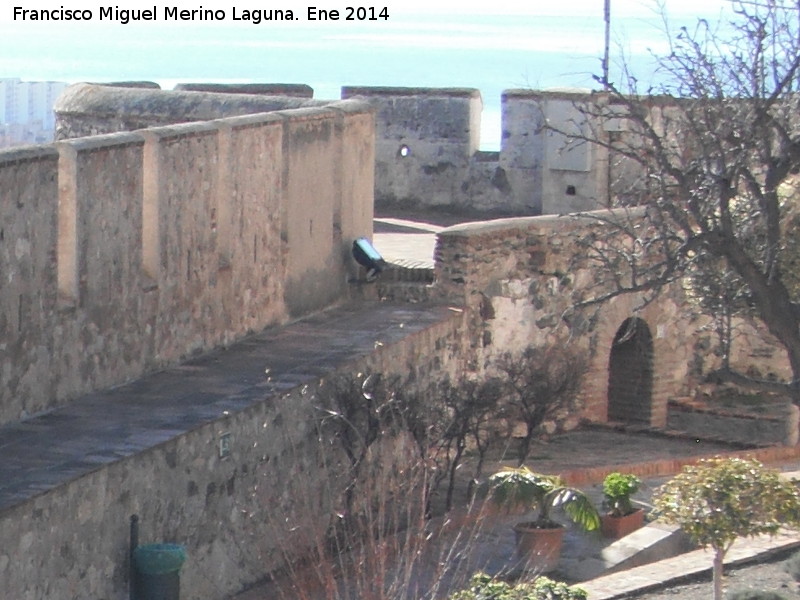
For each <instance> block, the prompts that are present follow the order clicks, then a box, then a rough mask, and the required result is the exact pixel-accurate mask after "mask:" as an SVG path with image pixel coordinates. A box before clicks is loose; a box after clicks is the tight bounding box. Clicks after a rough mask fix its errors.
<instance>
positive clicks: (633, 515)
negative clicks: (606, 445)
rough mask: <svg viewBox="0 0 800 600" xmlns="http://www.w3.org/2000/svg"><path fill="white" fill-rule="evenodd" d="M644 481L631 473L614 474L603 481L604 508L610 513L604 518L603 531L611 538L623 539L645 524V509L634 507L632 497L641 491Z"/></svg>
mask: <svg viewBox="0 0 800 600" xmlns="http://www.w3.org/2000/svg"><path fill="white" fill-rule="evenodd" d="M641 483H642V481H641V479H639V478H638V477H637V476H636V475H632V474H630V473H618V472H616V471H615V472H613V473H609V474H608V475H606V478H605V479H604V480H603V497H604V499H605V501H604V506H605V507H606V508H607V509H608V512H607V513H606V514H605V515H603V517H602V525H601V530H602V532H603V535H604V536H606V537H610V538H621V537H624V536H626V535H628V534H629V533H632V532H634V531H636V530H637V529H639V528H640V527H641V526H642V525H643V524H644V509H643V508H636V507H634V506H633V503H632V501H631V496H633V494H635V493H636V492H637V491H638V490H639V486H640V485H641Z"/></svg>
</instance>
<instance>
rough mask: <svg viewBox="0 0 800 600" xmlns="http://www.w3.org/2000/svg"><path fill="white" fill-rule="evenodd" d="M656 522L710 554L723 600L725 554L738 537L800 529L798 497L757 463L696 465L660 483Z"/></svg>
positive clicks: (739, 460)
mask: <svg viewBox="0 0 800 600" xmlns="http://www.w3.org/2000/svg"><path fill="white" fill-rule="evenodd" d="M655 505H656V508H657V510H658V512H659V513H660V514H661V516H662V517H663V518H664V519H665V520H666V521H667V522H669V523H675V524H676V525H679V526H680V527H681V529H683V530H684V531H685V532H686V533H688V534H689V537H691V538H692V540H693V541H694V542H695V543H697V544H699V545H701V546H703V547H708V546H711V548H713V550H714V554H713V556H714V568H713V584H714V599H715V600H721V598H722V565H723V559H724V557H725V553H726V552H727V551H728V550H729V549H730V547H731V544H733V542H734V541H735V540H736V538H739V537H747V536H755V535H761V534H770V535H773V534H775V533H777V532H778V530H779V529H780V528H781V527H784V526H786V527H798V525H800V491H799V490H798V489H797V487H796V486H795V484H794V482H789V481H784V480H782V479H781V477H780V473H778V471H776V470H774V469H767V468H765V467H764V466H763V465H762V464H761V463H760V462H758V461H757V460H747V459H742V458H721V457H716V458H713V459H706V460H701V461H699V462H698V464H696V465H690V466H686V467H684V469H683V471H682V472H681V473H679V474H678V475H676V476H675V477H674V478H673V479H671V480H670V481H668V482H667V483H665V484H664V485H663V486H662V487H661V488H660V489H659V492H658V494H657V496H656V498H655Z"/></svg>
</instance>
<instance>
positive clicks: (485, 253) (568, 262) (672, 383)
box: [434, 211, 796, 440]
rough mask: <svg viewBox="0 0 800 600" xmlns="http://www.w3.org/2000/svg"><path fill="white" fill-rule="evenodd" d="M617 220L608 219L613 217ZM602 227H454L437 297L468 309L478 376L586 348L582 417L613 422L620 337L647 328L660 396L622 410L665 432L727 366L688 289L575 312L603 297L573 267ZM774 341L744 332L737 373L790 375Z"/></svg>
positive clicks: (560, 219) (552, 220) (547, 221)
mask: <svg viewBox="0 0 800 600" xmlns="http://www.w3.org/2000/svg"><path fill="white" fill-rule="evenodd" d="M610 214H611V213H609V212H608V211H603V213H602V215H603V217H604V218H609V216H608V215H610ZM599 223H600V221H599V220H593V219H592V218H591V214H590V213H589V214H587V216H583V217H578V216H576V215H571V216H570V215H564V216H539V217H520V218H508V219H497V220H493V221H485V222H477V223H467V224H462V225H457V226H454V227H450V228H448V229H445V230H443V231H441V232H440V233H439V234H437V246H436V284H435V287H434V289H435V294H438V295H439V296H440V297H443V298H447V299H448V300H449V301H451V302H454V303H457V304H459V305H461V306H464V307H465V308H466V314H467V322H468V341H467V344H466V345H468V346H469V347H470V348H471V351H472V353H473V354H471V355H470V356H471V358H472V360H473V361H474V363H473V367H474V368H476V369H478V370H486V371H491V369H492V368H493V364H494V362H495V360H496V359H497V358H498V356H500V355H501V354H503V353H505V352H511V353H520V352H522V351H523V350H524V349H525V348H526V347H528V346H537V347H538V346H541V347H552V346H556V345H564V344H567V343H569V344H572V345H573V346H574V347H575V348H576V349H578V350H579V351H580V350H583V351H586V352H587V353H588V357H589V368H588V372H587V374H586V376H585V378H584V383H583V390H582V400H583V404H584V408H583V412H582V414H580V415H575V418H576V419H577V418H585V419H588V420H591V421H595V422H606V421H608V420H609V414H610V403H612V402H613V401H614V400H613V398H612V397H611V396H612V394H610V390H609V387H610V384H611V370H612V367H611V364H612V353H613V352H614V348H615V340H616V339H617V336H618V334H619V333H620V331H624V325H625V324H626V323H628V322H630V321H629V320H633V319H638V320H641V321H643V323H644V325H645V326H646V330H647V332H648V335H649V337H650V338H651V343H652V348H651V349H650V350H649V351H648V352H649V353H650V354H651V355H650V356H649V357H648V359H649V361H650V366H651V368H652V389H651V392H650V396H649V397H644V395H643V396H642V397H634V398H631V399H627V400H626V402H629V403H630V404H629V405H623V406H621V407H619V410H620V411H622V412H624V413H625V414H627V415H631V416H635V417H636V421H637V422H639V423H640V424H642V425H647V426H651V427H658V428H664V427H666V426H667V408H668V402H669V400H670V399H671V398H675V397H679V396H686V395H691V394H693V393H694V392H695V390H696V388H697V386H698V384H699V383H701V382H702V381H703V380H704V376H705V375H706V374H707V373H709V372H710V371H712V370H713V369H715V368H718V367H719V366H720V365H719V357H716V356H715V355H714V353H713V351H712V349H711V348H710V345H709V344H710V343H712V342H711V341H710V340H709V332H708V330H707V325H708V319H707V318H704V317H702V316H700V315H698V314H697V312H696V311H692V309H691V304H690V303H688V302H687V301H686V299H685V296H684V292H683V290H682V288H681V287H680V286H679V285H675V286H673V287H672V288H671V289H669V290H666V291H664V292H663V293H662V294H661V295H660V296H659V298H658V300H657V301H655V302H652V303H649V304H647V305H645V306H643V307H642V306H641V302H640V298H638V297H637V296H636V295H634V294H626V295H622V296H617V297H615V298H613V299H611V300H609V301H607V302H604V303H603V304H600V305H597V306H590V307H587V308H585V309H582V310H580V311H577V310H574V308H575V305H576V304H577V303H578V302H580V301H581V300H583V299H585V298H587V297H588V296H594V295H596V294H597V293H598V292H600V289H598V287H597V280H596V278H595V274H594V272H593V269H592V266H591V265H589V264H581V263H580V262H577V263H576V262H574V260H573V250H574V248H575V247H576V241H575V240H576V238H577V237H579V236H583V235H585V234H586V228H587V227H598V226H600V225H599ZM743 325H744V324H743ZM770 340H771V338H770V337H769V336H768V335H767V334H766V332H764V331H763V329H759V328H754V327H752V326H751V327H750V329H746V328H745V327H742V328H741V329H740V336H739V337H738V338H737V349H738V352H737V354H736V356H734V357H733V359H732V366H733V367H738V368H740V369H742V370H746V369H751V370H752V369H754V368H756V369H760V370H761V372H762V374H763V375H764V376H768V375H770V376H777V377H786V376H787V375H789V374H790V373H789V370H788V364H787V360H786V356H785V353H784V352H782V351H781V349H780V347H779V345H777V344H776V343H774V342H773V343H770ZM636 375H637V373H631V374H630V377H631V378H632V379H634V378H635V376H636ZM611 412H613V411H611ZM576 423H577V421H575V422H574V423H573V425H574V424H576ZM793 435H794V436H795V437H796V431H795V432H793ZM778 439H779V440H780V439H781V438H778Z"/></svg>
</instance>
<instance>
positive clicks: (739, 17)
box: [581, 0, 800, 404]
mask: <svg viewBox="0 0 800 600" xmlns="http://www.w3.org/2000/svg"><path fill="white" fill-rule="evenodd" d="M729 14H730V18H729V21H724V19H723V21H724V22H723V21H720V23H718V24H712V23H710V22H708V21H705V20H700V21H698V23H697V25H696V27H694V28H691V29H690V28H686V27H683V28H681V29H679V30H677V31H670V30H669V28H668V22H667V20H666V18H665V21H664V22H665V25H667V27H666V31H667V33H668V38H669V42H670V47H669V52H668V53H666V54H665V55H663V56H656V57H655V58H656V60H657V64H658V72H657V75H658V77H659V80H660V81H661V83H660V84H659V86H658V87H653V88H650V89H648V90H644V91H642V90H639V89H637V85H638V82H637V79H636V78H635V76H634V74H632V73H630V72H628V71H625V72H624V73H623V77H622V81H621V82H611V81H607V80H604V78H603V77H601V78H599V80H600V81H601V83H603V84H604V87H605V88H606V89H607V90H608V91H607V93H605V94H601V95H600V96H602V97H601V98H599V99H598V101H597V102H595V103H593V104H590V105H587V106H584V107H583V110H584V115H585V116H586V117H587V120H588V121H589V122H591V123H593V124H594V127H593V132H592V134H591V135H588V136H586V139H585V140H584V141H589V142H591V143H593V144H595V145H597V146H598V147H600V148H603V149H605V150H606V151H608V154H609V160H610V162H611V165H612V167H611V172H612V173H617V174H620V173H624V175H625V176H624V177H623V179H624V186H623V185H622V184H620V183H619V182H618V181H617V182H615V183H614V184H612V185H610V187H609V191H610V196H611V197H610V198H609V204H610V206H612V207H617V208H616V210H613V211H609V212H608V213H607V214H606V215H605V216H595V217H592V218H594V219H595V220H596V221H597V224H598V227H595V228H592V227H589V228H588V230H589V233H588V234H587V235H586V236H585V237H584V238H583V240H582V246H583V248H582V250H583V252H582V257H581V260H584V261H585V262H587V263H588V264H589V265H590V266H593V267H594V268H595V273H597V277H598V281H597V282H596V283H597V284H598V285H596V286H595V287H594V295H592V296H587V297H585V298H584V299H583V300H584V304H591V303H597V302H602V301H604V300H607V299H609V298H611V297H613V296H616V295H619V294H623V293H630V292H636V293H638V294H640V296H641V297H642V299H643V302H648V301H650V300H652V299H653V298H654V297H656V296H657V295H658V294H659V293H660V292H661V291H662V290H663V289H664V288H665V287H667V286H670V285H671V284H673V283H675V282H677V281H679V280H680V281H683V282H684V283H686V282H689V285H690V287H691V286H692V283H693V284H694V286H693V287H692V289H691V292H692V294H690V296H691V295H694V297H699V298H702V302H699V303H698V306H699V307H700V308H702V309H705V310H706V312H710V313H712V314H716V315H718V316H719V314H720V312H719V311H720V310H721V309H724V310H725V311H726V314H727V315H729V316H732V315H733V314H734V313H737V314H744V313H747V314H748V315H750V316H753V317H755V318H757V319H758V320H760V321H761V322H762V323H763V325H764V326H765V327H766V329H767V330H768V331H769V332H770V333H771V334H772V335H773V336H774V337H775V338H776V339H777V340H778V342H779V343H780V344H781V345H782V346H783V347H784V348H785V350H786V353H787V356H788V360H789V364H790V366H791V370H792V379H791V380H790V381H785V382H775V381H756V380H753V379H752V378H750V377H746V376H745V375H743V374H742V373H738V372H735V371H734V370H733V369H731V367H730V365H729V363H727V362H723V366H722V368H720V369H719V370H718V371H717V372H716V373H715V374H714V375H715V377H716V378H717V380H723V381H730V382H734V383H737V384H740V385H746V386H749V387H751V388H757V389H761V390H767V391H777V392H782V393H784V394H787V393H788V394H789V395H791V397H792V398H793V401H794V402H795V403H797V404H800V304H798V300H799V299H800V297H799V296H798V292H799V291H800V290H798V286H797V284H796V281H797V279H796V277H797V276H796V274H794V273H792V272H791V269H792V268H795V269H796V267H797V262H798V261H797V256H796V255H797V251H798V248H797V244H796V242H795V241H794V238H795V237H796V233H795V231H793V229H794V228H793V227H788V224H789V222H790V221H789V216H790V215H791V214H795V213H796V209H794V207H793V205H794V203H796V202H797V194H796V189H795V187H796V186H795V183H794V180H795V178H796V177H797V172H798V170H800V93H798V86H799V85H800V1H798V0H791V1H789V0H786V1H785V2H781V1H780V0H763V1H761V0H753V1H749V0H748V1H732V2H731V4H730V11H729ZM642 92H644V93H642ZM609 119H615V122H616V123H619V122H620V121H621V122H623V123H625V126H624V127H622V128H617V127H604V126H603V124H604V123H607V122H608V120H609ZM609 129H612V130H614V131H612V132H609V131H607V130H609ZM633 205H638V206H635V207H634V206H633ZM792 222H794V221H792ZM597 267H600V268H597ZM712 274H713V276H714V277H713V280H712V278H710V275H712ZM728 350H729V348H728Z"/></svg>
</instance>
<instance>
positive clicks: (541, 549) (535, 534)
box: [514, 522, 564, 573]
mask: <svg viewBox="0 0 800 600" xmlns="http://www.w3.org/2000/svg"><path fill="white" fill-rule="evenodd" d="M514 533H516V537H517V554H518V555H519V557H520V558H523V559H526V560H528V561H529V562H530V565H531V566H535V567H536V569H537V570H540V571H541V572H542V573H549V572H550V571H554V570H555V569H556V568H557V567H558V562H559V560H560V559H561V546H562V544H563V542H564V528H563V527H557V528H552V529H542V528H541V527H535V526H534V524H533V523H531V522H525V523H517V524H516V525H514Z"/></svg>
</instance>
